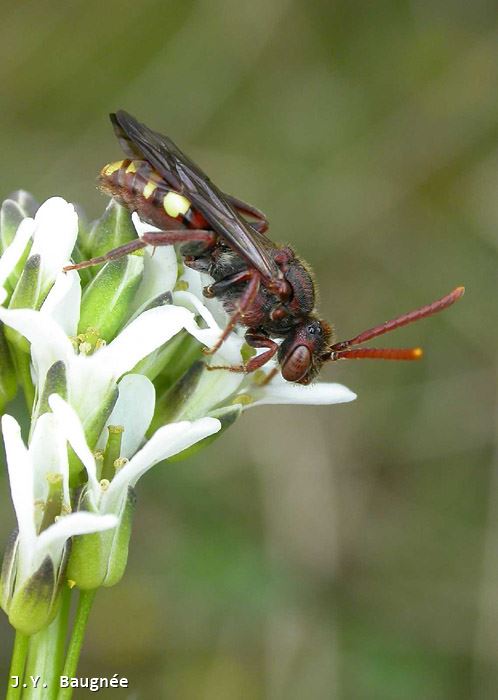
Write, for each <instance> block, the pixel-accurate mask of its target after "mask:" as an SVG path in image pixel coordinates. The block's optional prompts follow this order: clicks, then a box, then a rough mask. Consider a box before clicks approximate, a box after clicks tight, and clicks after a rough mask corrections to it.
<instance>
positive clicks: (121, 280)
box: [78, 255, 143, 342]
mask: <svg viewBox="0 0 498 700" xmlns="http://www.w3.org/2000/svg"><path fill="white" fill-rule="evenodd" d="M142 272H143V260H142V259H141V258H140V257H138V256H136V255H126V256H124V257H123V258H119V260H112V261H111V262H108V263H107V264H106V265H104V267H103V268H102V269H101V270H100V272H99V273H98V275H97V276H96V277H95V278H94V279H93V280H92V281H91V282H90V284H89V285H88V286H87V288H86V289H85V292H84V294H83V298H82V300H81V315H80V322H79V326H78V331H79V332H80V333H85V332H86V331H87V330H88V328H94V329H96V330H97V331H98V333H99V335H100V337H101V338H103V339H104V340H105V341H106V342H109V341H110V340H112V339H113V338H114V336H115V335H116V333H117V331H118V330H119V329H120V328H121V326H122V325H123V323H124V322H125V321H126V320H127V319H128V317H129V315H130V310H131V309H130V306H131V302H132V301H133V297H134V295H135V292H136V290H137V288H138V285H139V284H140V280H141V278H142Z"/></svg>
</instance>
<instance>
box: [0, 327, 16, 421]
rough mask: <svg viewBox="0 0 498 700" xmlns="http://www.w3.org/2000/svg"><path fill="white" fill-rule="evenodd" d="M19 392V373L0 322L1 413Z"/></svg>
mask: <svg viewBox="0 0 498 700" xmlns="http://www.w3.org/2000/svg"><path fill="white" fill-rule="evenodd" d="M16 392H17V375H16V371H15V369H14V364H13V362H12V358H11V356H10V351H9V346H8V343H7V339H6V338H5V333H4V325H3V323H0V413H3V410H4V408H5V406H6V405H7V404H8V403H9V401H12V399H13V398H14V396H15V395H16Z"/></svg>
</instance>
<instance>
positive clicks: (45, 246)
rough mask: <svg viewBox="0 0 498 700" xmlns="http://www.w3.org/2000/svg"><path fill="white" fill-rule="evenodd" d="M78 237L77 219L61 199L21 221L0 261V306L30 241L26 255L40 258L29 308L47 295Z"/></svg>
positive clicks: (71, 208) (48, 201)
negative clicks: (9, 278) (11, 276)
mask: <svg viewBox="0 0 498 700" xmlns="http://www.w3.org/2000/svg"><path fill="white" fill-rule="evenodd" d="M77 235H78V216H77V214H76V212H75V210H74V207H73V205H72V204H68V203H67V202H66V201H65V200H64V199H62V197H52V198H51V199H47V201H46V202H44V203H43V204H42V205H41V207H40V208H39V209H38V211H37V212H36V214H35V217H34V218H31V217H27V218H25V219H23V221H21V223H20V225H19V227H18V229H17V231H16V234H15V236H14V238H13V240H12V242H11V243H10V245H9V246H8V247H7V249H6V250H5V251H4V253H3V255H2V257H1V259H0V303H3V301H5V298H6V297H7V292H6V290H5V289H4V285H5V282H6V280H7V278H8V277H9V275H10V274H11V272H12V271H13V270H14V268H15V266H16V265H17V263H18V262H19V260H20V259H21V257H22V255H23V254H24V252H25V250H26V247H27V246H28V244H29V242H30V241H31V240H32V245H31V250H30V256H31V257H32V256H35V255H36V256H39V257H40V268H39V273H38V275H37V289H36V290H34V291H35V295H34V298H33V306H35V307H37V306H38V305H39V304H40V303H41V302H42V301H43V299H44V298H45V296H46V295H47V293H48V291H49V289H50V288H51V286H52V285H53V283H54V280H55V278H56V276H57V274H58V273H59V272H60V270H61V269H62V267H63V266H64V265H66V264H67V263H68V262H69V259H70V256H71V252H72V250H73V248H74V244H75V243H76V237H77Z"/></svg>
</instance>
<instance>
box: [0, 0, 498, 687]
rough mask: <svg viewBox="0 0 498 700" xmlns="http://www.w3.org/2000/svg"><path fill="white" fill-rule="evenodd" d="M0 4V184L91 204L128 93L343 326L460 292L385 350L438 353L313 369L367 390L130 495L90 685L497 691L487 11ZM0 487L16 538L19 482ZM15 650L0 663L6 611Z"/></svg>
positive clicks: (238, 435) (494, 143) (242, 425)
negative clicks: (12, 489)
mask: <svg viewBox="0 0 498 700" xmlns="http://www.w3.org/2000/svg"><path fill="white" fill-rule="evenodd" d="M1 17H2V21H1V23H0V102H1V110H0V153H1V171H0V193H1V196H2V197H5V196H7V194H8V193H9V192H11V191H12V190H14V189H17V188H19V187H23V188H26V189H28V190H30V191H32V192H33V193H34V194H35V196H36V197H37V198H38V199H40V200H43V199H44V198H46V197H48V196H50V195H52V194H60V195H62V196H64V197H66V198H67V199H69V200H71V201H76V202H79V203H80V204H81V205H82V206H83V207H84V209H85V210H86V211H87V213H88V215H89V216H90V217H95V216H98V215H99V214H100V212H101V211H102V210H103V208H104V206H105V204H106V200H105V198H104V197H103V196H102V195H100V194H99V193H98V192H97V191H96V189H95V177H96V173H97V172H98V170H99V169H100V167H101V166H102V165H103V164H104V163H106V162H108V161H110V160H114V159H116V158H119V157H120V150H119V147H118V145H117V143H116V142H115V139H114V136H113V134H112V131H111V128H110V124H109V122H108V118H107V114H108V112H109V111H111V110H115V109H116V108H125V109H127V110H129V111H130V112H132V113H133V114H135V115H136V116H137V117H138V118H139V119H141V120H143V121H145V122H146V123H147V124H149V125H150V126H152V127H153V128H156V129H157V130H159V131H162V132H165V133H168V134H170V135H171V136H172V137H173V138H174V139H175V140H176V141H177V142H178V143H179V144H180V145H181V146H182V147H183V148H184V150H185V151H186V152H187V153H189V154H191V155H192V157H193V158H194V159H195V160H197V161H198V162H199V163H201V164H202V166H203V167H204V168H205V169H206V171H207V172H208V173H209V174H210V175H211V176H212V178H213V179H214V180H215V181H216V182H217V183H218V184H219V185H220V186H221V187H222V188H223V189H225V190H227V191H229V192H233V193H234V194H236V195H238V196H240V197H243V198H244V199H247V200H249V201H250V202H253V203H254V204H255V205H257V206H258V207H260V208H262V209H263V210H264V211H265V212H267V214H268V216H269V218H270V221H271V235H272V236H273V237H274V238H275V239H276V240H282V241H285V242H288V243H291V244H292V245H294V246H295V247H296V249H297V250H298V251H300V252H301V254H302V255H303V256H304V257H305V259H307V260H308V261H309V262H310V263H311V264H312V266H313V267H314V269H315V271H316V276H317V279H318V280H319V284H320V293H321V301H320V309H321V312H322V314H323V316H324V317H326V318H327V319H330V320H331V321H333V323H334V324H335V326H336V328H337V329H338V334H339V336H340V337H341V338H344V337H350V336H351V335H353V334H356V333H357V332H359V331H360V330H363V329H364V328H366V327H369V326H370V325H373V324H375V323H378V322H380V321H382V320H384V319H386V318H389V317H391V316H393V315H395V314H398V313H401V312H403V311H407V310H409V309H410V308H413V307H415V306H418V305H421V304H423V303H426V302H429V301H431V300H433V299H435V298H437V297H439V296H441V295H443V294H444V293H446V292H448V291H449V290H450V289H452V288H453V287H454V286H456V285H457V284H465V285H466V286H467V295H466V297H465V298H464V300H463V301H461V302H460V303H459V304H458V306H456V307H454V308H453V309H451V310H450V311H447V312H446V313H444V314H443V315H441V316H439V317H435V318H433V319H429V320H426V321H423V322H421V323H420V324H417V325H416V326H414V327H410V328H407V329H406V330H402V331H398V332H397V334H396V335H393V337H392V339H391V338H390V341H391V342H392V344H394V345H397V344H398V345H410V344H421V345H422V346H423V347H424V348H425V350H426V356H425V358H424V361H423V362H421V363H414V364H408V363H407V364H404V363H391V364H390V363H373V362H364V363H355V362H350V363H340V365H334V366H330V367H328V368H327V369H326V370H325V371H324V372H323V378H324V379H325V378H326V379H329V380H338V381H341V382H343V383H344V384H346V385H347V386H349V387H350V388H352V389H353V390H354V391H356V392H357V393H358V396H359V397H358V400H357V401H356V402H355V403H352V404H349V405H344V406H332V407H323V408H317V409H315V408H307V407H295V408H293V407H276V408H275V407H269V408H268V407H266V408H261V409H257V410H255V411H254V412H248V413H246V414H245V415H244V416H243V418H242V419H241V420H240V421H239V422H238V423H237V424H236V425H235V426H234V427H233V428H232V429H231V430H230V431H229V432H228V433H227V434H225V436H224V437H223V438H222V439H221V440H220V441H218V442H216V443H215V444H214V445H213V446H211V447H210V448H208V449H207V450H205V451H204V452H202V453H201V454H200V455H198V456H197V457H196V458H193V459H191V460H189V461H188V462H183V463H179V464H174V465H168V466H166V467H165V468H161V467H158V468H156V469H155V471H153V472H152V473H150V474H149V475H148V477H147V478H146V479H145V480H144V481H142V482H141V483H140V486H139V493H138V496H139V506H138V512H137V516H136V522H135V531H134V534H133V540H132V549H131V555H130V561H129V567H128V570H127V573H126V576H125V579H124V580H123V581H122V583H121V584H120V585H119V586H118V587H116V588H114V589H110V590H107V591H101V592H99V595H98V596H97V601H96V606H95V611H94V615H93V619H92V621H91V625H90V628H89V632H88V638H87V642H86V646H85V651H84V656H83V659H82V665H81V675H88V676H94V675H106V676H110V675H112V673H114V672H117V673H118V674H119V675H120V676H127V677H128V678H129V680H130V690H129V691H125V690H117V691H116V690H115V691H107V693H106V692H105V691H104V692H102V693H101V696H102V697H107V696H109V697H111V696H112V697H116V695H118V696H121V697H127V698H150V697H154V698H160V699H161V700H162V699H163V698H167V699H169V698H174V699H175V700H190V699H191V698H193V699H197V698H199V699H200V700H225V699H227V700H228V699H230V700H232V699H235V698H244V699H248V700H253V699H254V700H259V699H263V698H264V699H265V700H280V699H283V698H285V699H286V700H301V699H306V700H308V699H309V700H322V699H324V700H325V699H332V698H333V699H337V700H349V699H351V700H377V699H379V700H391V699H392V700H405V699H407V700H420V699H423V700H425V699H428V700H460V699H462V700H468V699H471V700H483V699H485V698H486V699H487V698H496V697H498V474H497V468H498V465H497V451H496V442H495V434H496V420H497V409H496V387H495V381H496V352H495V348H496V342H497V336H498V328H497V323H496V321H497V314H496V311H497V304H496V293H497V284H496V283H497V262H498V247H497V242H498V237H497V231H498V205H497V201H498V200H497V197H496V192H497V187H498V170H497V166H498V120H497V117H498V97H497V95H498V91H497V85H498V13H497V5H496V2H492V1H486V0H474V2H472V3H470V2H468V3H465V2H451V1H450V0H448V1H447V2H444V1H437V0H436V2H434V0H413V1H412V2H409V1H407V0H397V1H395V0H391V1H389V0H378V1H377V2H375V3H373V2H355V1H354V0H353V1H349V2H348V1H347V0H343V1H342V2H327V1H326V0H317V1H314V2H304V1H303V0H301V1H298V0H294V1H293V0H271V1H269V0H253V1H252V2H250V3H242V2H229V1H228V0H212V1H210V0H183V2H181V3H180V2H167V1H164V0H163V1H160V0H143V1H142V2H137V0H134V1H133V2H131V1H130V0H119V2H117V1H116V0H107V2H96V1H95V0H84V1H83V0H73V1H71V2H65V3H64V2H54V1H51V0H36V1H35V0H31V1H21V2H17V3H9V4H8V3H3V5H2V15H1ZM380 344H381V343H380ZM0 498H1V510H0V532H1V533H2V534H1V538H2V540H3V541H5V540H6V537H7V534H8V533H9V531H10V530H11V528H12V527H13V524H14V517H13V513H12V508H11V505H10V498H9V493H8V483H7V480H6V477H5V470H3V471H2V474H1V482H0ZM0 637H1V642H2V643H1V667H0V670H1V671H2V674H3V675H6V674H7V668H8V666H7V664H8V658H9V654H10V640H11V636H10V630H9V629H8V626H7V623H6V620H5V617H4V616H3V615H2V617H1V620H0ZM85 692H86V691H82V693H85ZM83 696H84V695H81V697H83Z"/></svg>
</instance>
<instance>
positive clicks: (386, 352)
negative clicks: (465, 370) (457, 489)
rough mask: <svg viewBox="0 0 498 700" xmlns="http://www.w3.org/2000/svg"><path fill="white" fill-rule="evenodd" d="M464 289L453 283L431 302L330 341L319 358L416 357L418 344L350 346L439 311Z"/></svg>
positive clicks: (418, 354)
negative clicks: (448, 291)
mask: <svg viewBox="0 0 498 700" xmlns="http://www.w3.org/2000/svg"><path fill="white" fill-rule="evenodd" d="M464 292H465V287H457V288H456V289H454V290H453V291H452V292H450V293H449V294H446V296H444V297H442V298H441V299H437V300H436V301H433V302H432V303H431V304H426V305H425V306H421V307H420V308H419V309H415V310H414V311H409V312H408V313H406V314H402V315H401V316H397V317H396V318H393V319H391V320H390V321H386V322H385V323H381V324H380V325H378V326H374V327H373V328H369V329H368V330H366V331H363V333H360V334H359V335H357V336H355V337H354V338H351V339H350V340H343V341H341V342H340V343H335V344H334V345H331V346H330V348H329V349H328V351H327V352H326V353H324V354H323V355H322V360H323V361H334V360H343V359H348V360H359V359H381V360H419V359H420V358H421V357H422V355H423V352H422V349H421V348H355V347H354V346H355V345H361V344H362V343H365V342H366V341H367V340H371V339H372V338H377V336H379V335H384V333H390V332H391V331H394V330H396V328H401V326H407V325H408V324H409V323H414V322H415V321H420V319H422V318H426V317H427V316H432V315H433V314H436V313H439V312H440V311H443V309H447V308H448V306H451V305H452V304H454V303H455V302H456V301H457V300H458V299H460V297H462V296H463V294H464Z"/></svg>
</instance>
